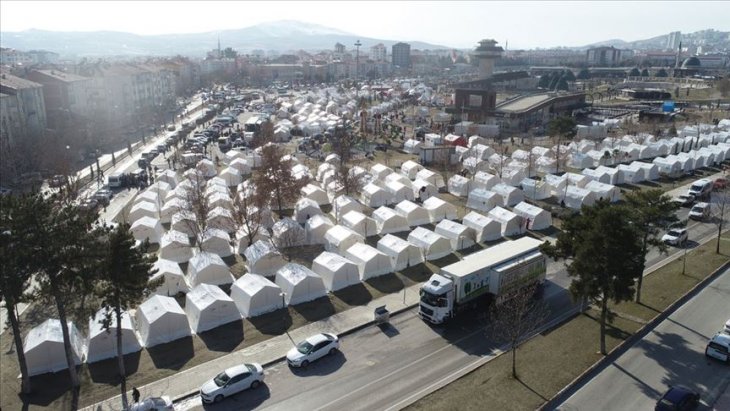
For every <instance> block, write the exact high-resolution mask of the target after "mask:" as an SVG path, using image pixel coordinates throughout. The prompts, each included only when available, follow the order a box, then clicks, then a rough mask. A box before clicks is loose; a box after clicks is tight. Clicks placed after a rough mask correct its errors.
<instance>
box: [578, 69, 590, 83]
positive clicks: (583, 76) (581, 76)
mask: <svg viewBox="0 0 730 411" xmlns="http://www.w3.org/2000/svg"><path fill="white" fill-rule="evenodd" d="M575 78H576V79H578V80H588V79H590V78H591V72H590V71H588V69H582V70H581V71H579V72H578V75H577V76H575Z"/></svg>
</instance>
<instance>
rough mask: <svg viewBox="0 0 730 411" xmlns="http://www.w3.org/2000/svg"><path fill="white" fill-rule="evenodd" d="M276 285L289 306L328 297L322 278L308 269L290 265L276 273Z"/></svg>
mask: <svg viewBox="0 0 730 411" xmlns="http://www.w3.org/2000/svg"><path fill="white" fill-rule="evenodd" d="M276 285H278V286H279V287H280V288H281V291H282V292H283V293H284V301H285V302H286V304H287V305H297V304H301V303H306V302H307V301H312V300H316V299H317V298H320V297H324V296H326V295H327V290H326V289H325V288H324V282H323V281H322V278H321V277H320V276H318V275H317V274H315V273H314V271H312V270H310V269H309V268H307V267H304V266H303V265H299V264H292V263H289V264H287V265H285V266H283V267H281V268H280V269H279V270H278V271H277V272H276Z"/></svg>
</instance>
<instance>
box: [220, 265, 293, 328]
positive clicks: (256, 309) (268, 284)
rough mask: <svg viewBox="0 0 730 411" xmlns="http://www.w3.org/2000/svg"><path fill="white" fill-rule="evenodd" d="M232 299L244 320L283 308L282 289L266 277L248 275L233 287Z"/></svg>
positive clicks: (237, 281)
mask: <svg viewBox="0 0 730 411" xmlns="http://www.w3.org/2000/svg"><path fill="white" fill-rule="evenodd" d="M231 299H233V302H234V303H235V304H236V307H237V308H238V311H239V312H240V313H241V315H242V316H243V317H244V318H250V317H256V316H257V315H261V314H266V313H268V312H271V311H275V310H278V309H279V308H283V305H282V304H283V302H282V301H281V288H279V286H278V285H276V284H274V282H272V281H270V280H268V279H267V278H266V277H264V276H261V275H258V274H251V273H247V274H245V275H243V276H242V277H241V278H239V279H238V280H236V282H234V283H233V285H232V286H231Z"/></svg>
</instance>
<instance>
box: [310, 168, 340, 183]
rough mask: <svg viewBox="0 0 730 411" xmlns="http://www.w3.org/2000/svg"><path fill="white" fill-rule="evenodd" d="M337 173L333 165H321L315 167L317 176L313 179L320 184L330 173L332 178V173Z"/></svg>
mask: <svg viewBox="0 0 730 411" xmlns="http://www.w3.org/2000/svg"><path fill="white" fill-rule="evenodd" d="M336 172H337V168H335V166H334V165H332V164H330V163H322V164H320V165H319V167H317V175H316V176H315V179H316V180H317V181H319V182H320V183H324V180H325V176H327V175H329V174H330V173H332V175H333V176H334V173H336Z"/></svg>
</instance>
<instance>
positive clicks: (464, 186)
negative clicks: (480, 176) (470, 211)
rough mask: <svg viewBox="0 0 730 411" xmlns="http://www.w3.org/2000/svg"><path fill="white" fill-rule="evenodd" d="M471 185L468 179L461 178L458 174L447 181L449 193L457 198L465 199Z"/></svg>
mask: <svg viewBox="0 0 730 411" xmlns="http://www.w3.org/2000/svg"><path fill="white" fill-rule="evenodd" d="M470 183H471V180H469V179H468V178H466V177H464V176H461V175H459V174H454V175H453V176H451V178H450V179H449V184H448V186H449V193H451V194H453V195H455V196H457V197H466V196H468V195H469V184H470Z"/></svg>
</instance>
